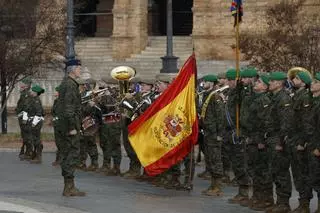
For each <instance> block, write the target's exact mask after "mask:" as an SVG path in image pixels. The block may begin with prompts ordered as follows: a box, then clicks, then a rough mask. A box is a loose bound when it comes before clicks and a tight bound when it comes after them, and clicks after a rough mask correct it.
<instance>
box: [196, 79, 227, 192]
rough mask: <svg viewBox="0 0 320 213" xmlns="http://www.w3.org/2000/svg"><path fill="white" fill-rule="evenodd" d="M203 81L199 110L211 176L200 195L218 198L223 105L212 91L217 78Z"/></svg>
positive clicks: (219, 190)
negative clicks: (202, 94)
mask: <svg viewBox="0 0 320 213" xmlns="http://www.w3.org/2000/svg"><path fill="white" fill-rule="evenodd" d="M203 80H204V89H206V92H205V94H204V99H203V100H204V102H203V105H202V110H201V122H202V123H203V128H204V129H203V130H204V155H205V158H207V165H206V167H207V169H208V171H209V172H210V175H211V184H210V186H209V188H208V189H207V190H204V191H203V192H202V193H203V194H205V195H209V196H220V195H222V194H223V192H222V190H221V178H222V176H223V164H222V155H221V145H222V132H223V129H222V128H223V127H222V124H223V123H222V120H223V119H224V117H223V111H224V104H223V100H222V98H221V97H220V96H219V94H217V92H215V91H214V89H216V87H215V85H216V84H217V82H218V77H217V76H216V75H206V76H204V78H203Z"/></svg>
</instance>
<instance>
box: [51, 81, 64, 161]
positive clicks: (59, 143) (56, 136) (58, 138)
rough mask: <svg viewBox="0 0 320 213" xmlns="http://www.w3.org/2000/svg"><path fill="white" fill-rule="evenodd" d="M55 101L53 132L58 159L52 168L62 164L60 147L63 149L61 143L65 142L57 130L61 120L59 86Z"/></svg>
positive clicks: (52, 112) (52, 110)
mask: <svg viewBox="0 0 320 213" xmlns="http://www.w3.org/2000/svg"><path fill="white" fill-rule="evenodd" d="M55 91H56V92H55V95H54V96H55V100H54V102H53V106H52V109H51V115H52V124H53V130H54V141H55V143H56V147H57V152H56V159H55V161H54V162H52V166H58V165H60V163H61V156H60V152H61V151H60V149H61V148H60V147H61V143H63V141H62V140H61V138H60V137H59V136H60V135H59V134H57V130H56V125H57V121H58V119H59V117H58V112H57V103H58V98H59V86H57V87H56V88H55Z"/></svg>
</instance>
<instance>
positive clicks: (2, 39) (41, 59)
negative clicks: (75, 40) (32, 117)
mask: <svg viewBox="0 0 320 213" xmlns="http://www.w3.org/2000/svg"><path fill="white" fill-rule="evenodd" d="M61 2H62V1H61ZM64 19H65V11H64V7H63V5H59V1H56V0H45V1H39V0H28V1H24V0H0V50H1V51H0V78H1V97H2V100H1V103H2V105H1V109H0V113H2V112H3V111H4V109H5V108H6V102H7V100H8V97H9V96H10V94H11V92H12V91H13V89H14V87H15V85H16V84H17V82H18V81H20V80H21V79H22V78H25V77H27V76H36V75H37V74H38V73H39V72H40V71H41V67H43V66H44V65H46V64H48V63H52V62H53V61H54V59H55V58H56V57H57V56H58V55H64V54H63V53H64V38H65V36H64V27H65V26H64V24H63V21H64Z"/></svg>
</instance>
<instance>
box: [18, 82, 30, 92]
mask: <svg viewBox="0 0 320 213" xmlns="http://www.w3.org/2000/svg"><path fill="white" fill-rule="evenodd" d="M28 88H29V85H28V84H24V83H22V82H21V83H20V91H24V90H26V89H28Z"/></svg>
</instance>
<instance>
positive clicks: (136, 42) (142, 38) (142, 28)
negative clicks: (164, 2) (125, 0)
mask: <svg viewBox="0 0 320 213" xmlns="http://www.w3.org/2000/svg"><path fill="white" fill-rule="evenodd" d="M129 29H130V32H131V33H132V36H133V46H132V53H133V54H137V53H140V52H141V50H143V49H145V47H146V46H147V43H148V0H132V1H131V11H130V26H129Z"/></svg>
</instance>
